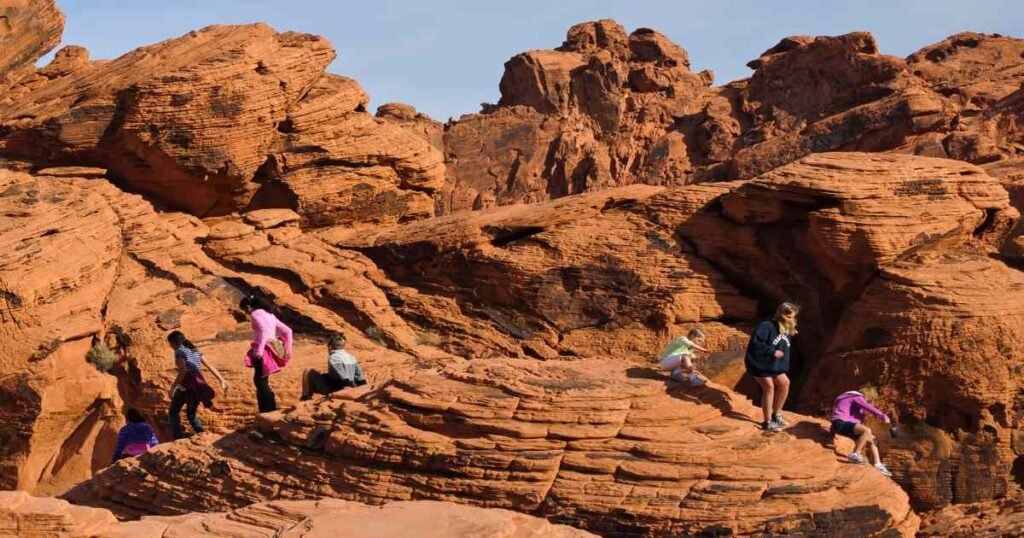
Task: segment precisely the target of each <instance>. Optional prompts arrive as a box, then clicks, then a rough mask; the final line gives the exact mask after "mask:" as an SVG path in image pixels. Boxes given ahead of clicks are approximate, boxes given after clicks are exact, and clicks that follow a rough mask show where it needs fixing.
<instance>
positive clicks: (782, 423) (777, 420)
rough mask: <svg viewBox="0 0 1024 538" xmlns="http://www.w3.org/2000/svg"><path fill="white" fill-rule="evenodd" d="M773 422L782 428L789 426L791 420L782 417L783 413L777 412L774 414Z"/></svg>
mask: <svg viewBox="0 0 1024 538" xmlns="http://www.w3.org/2000/svg"><path fill="white" fill-rule="evenodd" d="M772 422H774V423H775V424H778V426H779V427H780V428H785V427H786V426H789V422H786V419H784V418H782V413H775V414H774V415H772Z"/></svg>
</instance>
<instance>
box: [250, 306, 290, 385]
mask: <svg viewBox="0 0 1024 538" xmlns="http://www.w3.org/2000/svg"><path fill="white" fill-rule="evenodd" d="M249 319H250V321H252V349H250V350H249V353H247V354H246V355H245V365H246V366H248V367H250V368H251V367H252V359H253V358H256V359H259V360H262V361H263V373H264V375H267V376H269V375H270V374H273V373H276V372H279V371H281V365H279V364H278V361H276V360H274V357H275V355H276V354H275V353H274V348H272V347H268V344H270V341H271V340H273V339H274V338H275V337H277V336H280V337H281V342H282V343H283V344H284V357H283V359H284V362H288V361H289V360H291V358H292V330H291V329H289V328H288V326H287V325H285V324H284V323H281V320H279V319H277V316H275V315H273V314H271V313H270V312H267V311H266V310H262V309H259V310H253V311H252V313H250V314H249ZM264 351H267V353H264Z"/></svg>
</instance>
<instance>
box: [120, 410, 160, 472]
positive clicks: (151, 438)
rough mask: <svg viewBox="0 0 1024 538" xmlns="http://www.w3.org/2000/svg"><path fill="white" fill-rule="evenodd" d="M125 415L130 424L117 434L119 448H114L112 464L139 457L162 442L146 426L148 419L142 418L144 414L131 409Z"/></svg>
mask: <svg viewBox="0 0 1024 538" xmlns="http://www.w3.org/2000/svg"><path fill="white" fill-rule="evenodd" d="M124 415H125V418H127V419H128V424H125V425H124V427H122V428H121V431H119V432H117V446H115V447H114V459H113V461H112V462H111V463H113V462H116V461H117V460H119V459H121V458H127V457H130V456H138V455H139V454H142V453H144V452H146V451H147V450H149V449H151V448H153V447H155V446H156V445H157V443H159V442H160V441H158V440H157V438H156V433H155V432H154V431H153V428H151V427H150V425H149V424H146V417H144V416H142V413H139V412H138V410H136V409H133V408H130V407H129V408H128V410H127V411H125V413H124Z"/></svg>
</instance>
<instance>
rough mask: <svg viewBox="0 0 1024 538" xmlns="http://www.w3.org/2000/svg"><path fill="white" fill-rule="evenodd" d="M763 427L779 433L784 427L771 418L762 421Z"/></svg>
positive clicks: (765, 429)
mask: <svg viewBox="0 0 1024 538" xmlns="http://www.w3.org/2000/svg"><path fill="white" fill-rule="evenodd" d="M761 429H762V430H764V431H766V432H768V433H778V432H781V431H782V428H780V427H779V425H778V424H776V423H774V422H772V421H770V420H769V421H768V422H762V423H761Z"/></svg>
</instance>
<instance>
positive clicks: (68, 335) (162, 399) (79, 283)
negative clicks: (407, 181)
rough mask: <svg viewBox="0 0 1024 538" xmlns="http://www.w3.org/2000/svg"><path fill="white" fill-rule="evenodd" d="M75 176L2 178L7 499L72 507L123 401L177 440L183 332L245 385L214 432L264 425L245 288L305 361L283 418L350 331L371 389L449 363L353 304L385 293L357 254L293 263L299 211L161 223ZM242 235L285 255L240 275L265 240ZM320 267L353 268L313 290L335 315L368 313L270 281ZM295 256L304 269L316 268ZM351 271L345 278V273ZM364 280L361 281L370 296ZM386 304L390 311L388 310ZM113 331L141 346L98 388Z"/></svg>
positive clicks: (2, 461) (136, 203) (134, 201)
mask: <svg viewBox="0 0 1024 538" xmlns="http://www.w3.org/2000/svg"><path fill="white" fill-rule="evenodd" d="M70 173H72V172H70V171H55V172H53V174H55V175H47V176H40V177H35V176H31V175H28V174H22V173H13V172H7V171H2V170H0V193H2V194H0V211H2V213H0V214H3V218H0V238H2V239H0V243H2V244H5V245H7V247H6V248H4V249H3V253H4V254H3V255H2V256H0V282H2V283H3V298H4V308H3V310H2V313H0V335H2V336H3V341H4V346H5V348H6V349H7V350H8V352H9V354H10V357H9V358H8V359H7V360H6V361H4V363H3V366H2V367H0V368H2V369H0V379H2V382H0V390H2V392H3V395H4V396H3V398H2V399H0V402H2V403H0V407H2V408H3V412H4V416H5V428H4V434H3V435H4V443H3V450H2V452H0V466H2V467H3V469H4V472H3V473H2V475H3V483H2V486H3V487H5V488H21V489H27V490H32V491H36V492H39V493H59V492H61V491H63V490H64V489H65V488H66V487H67V486H69V485H71V484H73V483H75V482H78V481H80V480H83V479H85V478H87V477H89V476H91V474H92V472H94V471H96V470H98V469H100V468H102V467H105V466H106V465H107V464H108V463H109V461H110V456H111V451H112V450H113V442H114V435H115V434H116V431H117V428H118V427H119V426H120V425H121V424H122V418H121V405H122V402H123V403H124V404H126V405H131V406H134V407H137V408H139V409H140V410H142V411H143V412H144V413H145V414H146V415H147V416H149V417H150V419H151V422H152V423H153V424H154V426H156V428H157V431H158V433H159V434H160V436H161V437H162V438H163V439H167V438H168V435H169V433H168V429H167V422H166V421H167V419H166V408H167V405H168V394H167V393H168V389H169V388H170V383H171V382H172V380H173V379H174V364H173V360H172V358H171V350H170V349H169V348H168V346H167V344H166V341H165V336H166V334H167V333H168V332H170V331H171V330H175V329H178V330H182V331H184V332H185V333H186V334H187V335H188V336H189V337H190V338H191V339H192V340H193V341H194V342H196V343H197V345H199V347H200V349H201V350H202V351H203V353H204V355H205V357H206V359H207V360H208V361H210V362H211V363H212V364H214V365H215V366H216V367H217V368H218V369H219V370H220V371H221V372H222V373H223V374H224V376H225V377H226V378H227V379H228V381H229V383H230V384H231V385H232V387H231V389H230V390H229V391H227V392H226V393H222V394H220V395H219V396H218V398H217V401H216V403H217V410H216V411H211V410H204V411H203V412H202V419H203V421H204V424H205V425H206V427H207V428H208V429H210V430H211V431H215V432H228V431H231V430H233V429H236V428H238V427H241V426H244V425H246V424H248V423H250V421H251V420H252V416H253V414H254V410H255V401H254V393H253V389H251V385H250V384H251V381H250V379H251V375H252V374H251V371H250V370H248V369H246V368H244V367H243V364H242V358H243V357H244V354H245V351H246V349H247V348H248V346H249V342H248V334H249V327H248V323H247V322H246V321H244V318H242V317H240V315H239V317H236V312H235V309H236V306H235V305H237V303H238V300H239V299H240V298H241V296H242V295H243V291H242V290H245V291H248V290H251V289H255V290H260V291H262V292H263V293H264V294H265V295H267V296H268V297H271V298H273V299H274V300H275V302H276V303H277V304H278V305H279V306H280V307H281V308H282V310H283V311H284V313H283V317H284V319H285V320H286V321H287V322H288V323H290V324H292V325H293V327H294V328H295V329H296V330H297V331H298V332H299V335H298V338H297V342H296V351H295V358H294V360H293V363H292V364H290V365H289V367H288V368H286V369H285V370H284V371H283V372H282V373H281V374H278V375H276V376H274V378H273V380H272V386H273V387H274V388H275V390H276V391H277V393H278V398H279V401H280V402H281V403H282V404H287V403H289V402H292V401H295V400H296V399H297V397H298V391H299V388H300V376H301V375H302V370H303V369H304V368H308V367H316V368H319V369H323V368H325V367H326V355H327V350H326V346H325V344H324V341H323V339H322V335H325V334H326V333H328V332H331V331H338V330H342V331H345V332H346V333H348V336H349V341H350V348H351V349H352V351H353V353H354V354H355V355H356V356H357V357H359V358H360V359H361V360H362V362H363V365H364V367H365V368H366V371H367V373H368V375H369V378H370V380H371V382H378V381H380V380H383V379H386V378H389V377H390V376H391V375H394V374H395V373H397V372H402V371H404V370H405V369H407V368H408V367H409V365H410V364H411V362H412V361H413V360H414V359H415V360H438V359H440V358H441V357H446V356H447V355H445V354H444V353H442V352H440V351H439V350H437V349H436V348H433V347H429V346H427V347H426V348H424V347H423V346H421V345H419V344H417V343H416V342H415V335H414V333H413V332H412V331H411V330H410V329H408V328H404V331H405V332H404V333H403V332H400V331H399V330H400V329H403V325H402V324H401V322H400V319H399V318H397V316H394V315H393V314H392V315H391V317H387V316H384V315H383V314H379V315H378V317H377V318H374V317H372V316H371V317H368V318H366V317H360V316H362V314H361V311H360V308H363V307H364V305H363V304H362V303H360V302H358V301H359V300H358V299H356V298H355V297H358V294H359V293H363V294H366V293H371V292H373V293H376V294H378V295H381V292H380V291H379V289H377V288H376V287H374V285H373V284H371V283H368V281H367V280H366V279H365V277H362V278H363V280H362V281H360V280H357V277H359V276H360V275H361V274H362V273H360V272H358V270H357V269H356V267H359V265H358V264H359V263H360V260H361V257H360V256H359V255H358V254H355V253H350V254H351V255H350V256H349V257H348V258H345V257H343V256H340V255H339V254H338V253H336V252H333V251H329V250H324V249H326V247H325V246H321V247H320V248H321V251H320V252H318V253H317V251H315V250H313V249H315V248H317V246H316V244H313V243H311V239H309V238H306V239H304V240H302V242H301V244H299V243H296V245H295V247H294V248H295V250H289V248H286V247H282V246H280V245H282V244H284V243H286V242H288V241H289V240H292V241H294V240H297V239H302V238H296V237H295V235H294V234H296V233H300V232H299V230H298V228H296V227H295V225H294V224H295V220H296V219H297V218H298V217H297V216H296V215H295V214H294V213H288V212H282V211H280V210H278V211H273V210H268V211H259V212H252V213H250V214H249V215H248V216H247V219H248V220H249V221H251V222H253V223H255V224H256V225H257V226H259V227H260V228H262V230H259V231H258V233H257V228H256V227H254V226H250V225H247V224H243V223H242V222H241V220H240V219H237V218H235V219H233V220H229V221H221V222H217V221H211V222H210V224H209V225H207V224H205V223H203V222H201V221H199V220H198V219H196V218H194V217H191V216H187V215H184V214H180V213H164V214H158V213H156V212H155V211H154V210H153V208H152V206H150V205H149V204H148V203H146V202H145V201H143V200H142V199H141V198H140V197H138V196H135V195H128V194H125V193H122V192H121V191H119V190H118V189H116V188H115V187H114V186H113V185H111V184H110V183H108V182H106V181H101V180H97V179H82V178H75V177H68V176H67V174H70ZM229 224H231V225H233V226H234V228H236V229H237V228H241V229H243V230H249V231H252V235H253V236H254V237H256V236H258V237H260V238H263V241H268V240H267V239H266V237H271V238H274V241H276V242H277V243H278V246H275V247H274V248H273V250H272V251H271V252H270V254H272V255H271V256H270V258H269V259H270V260H271V263H270V266H268V267H267V268H266V269H264V268H262V267H258V266H257V261H256V260H253V261H252V262H251V265H250V266H245V265H242V264H241V263H239V267H238V270H235V269H233V268H232V266H233V265H234V264H235V263H236V261H235V260H236V259H238V258H237V256H238V255H234V254H232V255H229V254H221V251H231V250H234V251H241V250H244V249H243V246H242V245H249V244H251V243H252V241H253V238H252V237H249V236H247V235H245V234H242V235H239V234H237V233H234V234H231V233H227V232H225V231H223V230H226V229H227V228H229V226H227V225H229ZM289 230H290V231H291V233H287V232H288V231H289ZM218 231H220V233H221V235H220V236H218V234H217V232H218ZM300 235H301V234H300ZM215 237H221V238H220V239H215ZM268 244H269V243H268ZM204 248H205V251H204ZM207 252H210V253H213V254H215V255H222V256H223V258H222V259H220V260H218V259H215V258H212V257H210V256H209V255H208V254H207ZM307 253H309V254H307ZM314 253H315V254H316V255H318V256H322V257H324V258H325V260H324V264H325V265H324V267H340V268H341V269H335V273H327V272H324V271H323V270H321V275H322V276H321V279H320V280H317V281H313V282H311V283H310V284H309V286H308V289H310V290H315V296H316V297H323V299H322V300H323V303H324V304H325V305H328V306H329V305H331V304H333V302H338V303H343V302H345V301H349V302H351V303H355V304H356V307H353V308H350V309H349V310H348V311H346V310H345V309H343V308H339V310H340V311H341V312H342V313H341V314H338V313H335V312H334V311H332V310H330V309H329V308H326V307H325V306H319V305H317V302H318V301H320V299H316V298H314V297H310V298H306V297H304V296H303V295H302V294H301V293H300V292H297V291H296V290H294V289H292V286H291V283H290V282H288V280H287V279H284V280H279V279H278V278H275V277H274V276H267V275H264V274H260V272H261V271H266V272H267V273H269V274H271V275H281V274H282V272H283V271H285V270H286V268H287V267H288V264H289V263H293V262H294V263H296V265H297V266H304V267H306V271H307V273H305V274H308V271H309V270H311V269H312V270H317V268H316V267H315V266H311V265H310V258H309V256H310V255H313V254H314ZM296 256H302V258H301V260H302V263H298V262H297V261H295V258H296ZM335 256H340V257H338V259H337V260H335V259H334V257H335ZM275 263H276V265H275ZM328 263H329V264H330V265H326V264H328ZM361 263H363V266H362V271H363V272H368V271H371V270H372V267H371V266H370V265H372V264H370V265H367V264H368V262H366V261H363V262H361ZM250 268H253V269H257V271H256V272H250V271H249V269H250ZM342 270H344V271H347V273H342V274H339V272H340V271H342ZM332 278H337V279H338V281H334V280H331V279H332ZM349 278H351V279H352V282H347V281H346V279H349ZM356 282H363V283H364V284H363V289H360V288H359V287H357V286H356V285H355V283H356ZM381 302H383V303H384V304H385V305H386V300H383V299H381ZM372 306H373V305H372V302H371V303H370V304H369V305H368V306H365V309H366V310H367V311H369V312H371V314H372V313H373V312H377V311H379V310H381V308H380V307H379V306H378V307H376V310H373V309H372V308H371V307H372ZM346 315H348V317H349V318H351V319H352V320H354V321H356V322H357V323H359V325H360V326H361V327H363V328H365V329H366V330H367V332H368V334H378V336H377V338H379V339H380V340H381V341H385V340H386V339H387V338H385V337H384V336H380V335H391V334H393V333H395V334H397V335H398V336H395V337H394V338H396V339H398V340H399V341H402V342H407V344H406V347H405V348H406V349H408V350H410V351H412V352H414V353H415V355H408V354H406V353H402V352H397V351H390V350H388V349H386V348H384V347H382V346H381V345H380V344H379V343H378V342H377V341H376V340H373V339H371V338H368V337H366V336H363V335H362V334H361V333H360V331H359V330H358V329H357V328H355V327H354V326H353V325H352V324H350V323H349V322H348V321H346V317H345V316H346ZM375 323H378V324H379V325H380V328H378V325H375ZM392 326H397V327H398V328H397V329H395V328H392ZM115 330H120V331H123V332H124V333H125V334H126V335H127V336H128V338H129V339H130V341H131V342H130V344H129V345H127V346H126V347H125V348H124V349H123V362H122V363H120V364H118V365H116V366H115V367H114V369H113V370H112V372H111V373H112V374H113V375H104V374H100V373H99V372H97V371H96V370H95V369H94V368H93V367H92V366H91V365H89V364H88V363H86V361H85V360H84V357H85V354H86V351H87V350H88V349H89V347H90V345H91V343H90V341H91V339H92V338H93V337H100V338H103V337H105V336H108V335H110V334H112V333H113V332H114V331H115ZM303 333H305V334H303ZM402 338H404V340H401V339H402ZM399 347H400V346H399ZM415 357H420V358H415ZM208 378H209V380H210V382H211V383H213V382H214V380H213V378H212V376H208ZM218 392H220V391H219V389H218Z"/></svg>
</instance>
